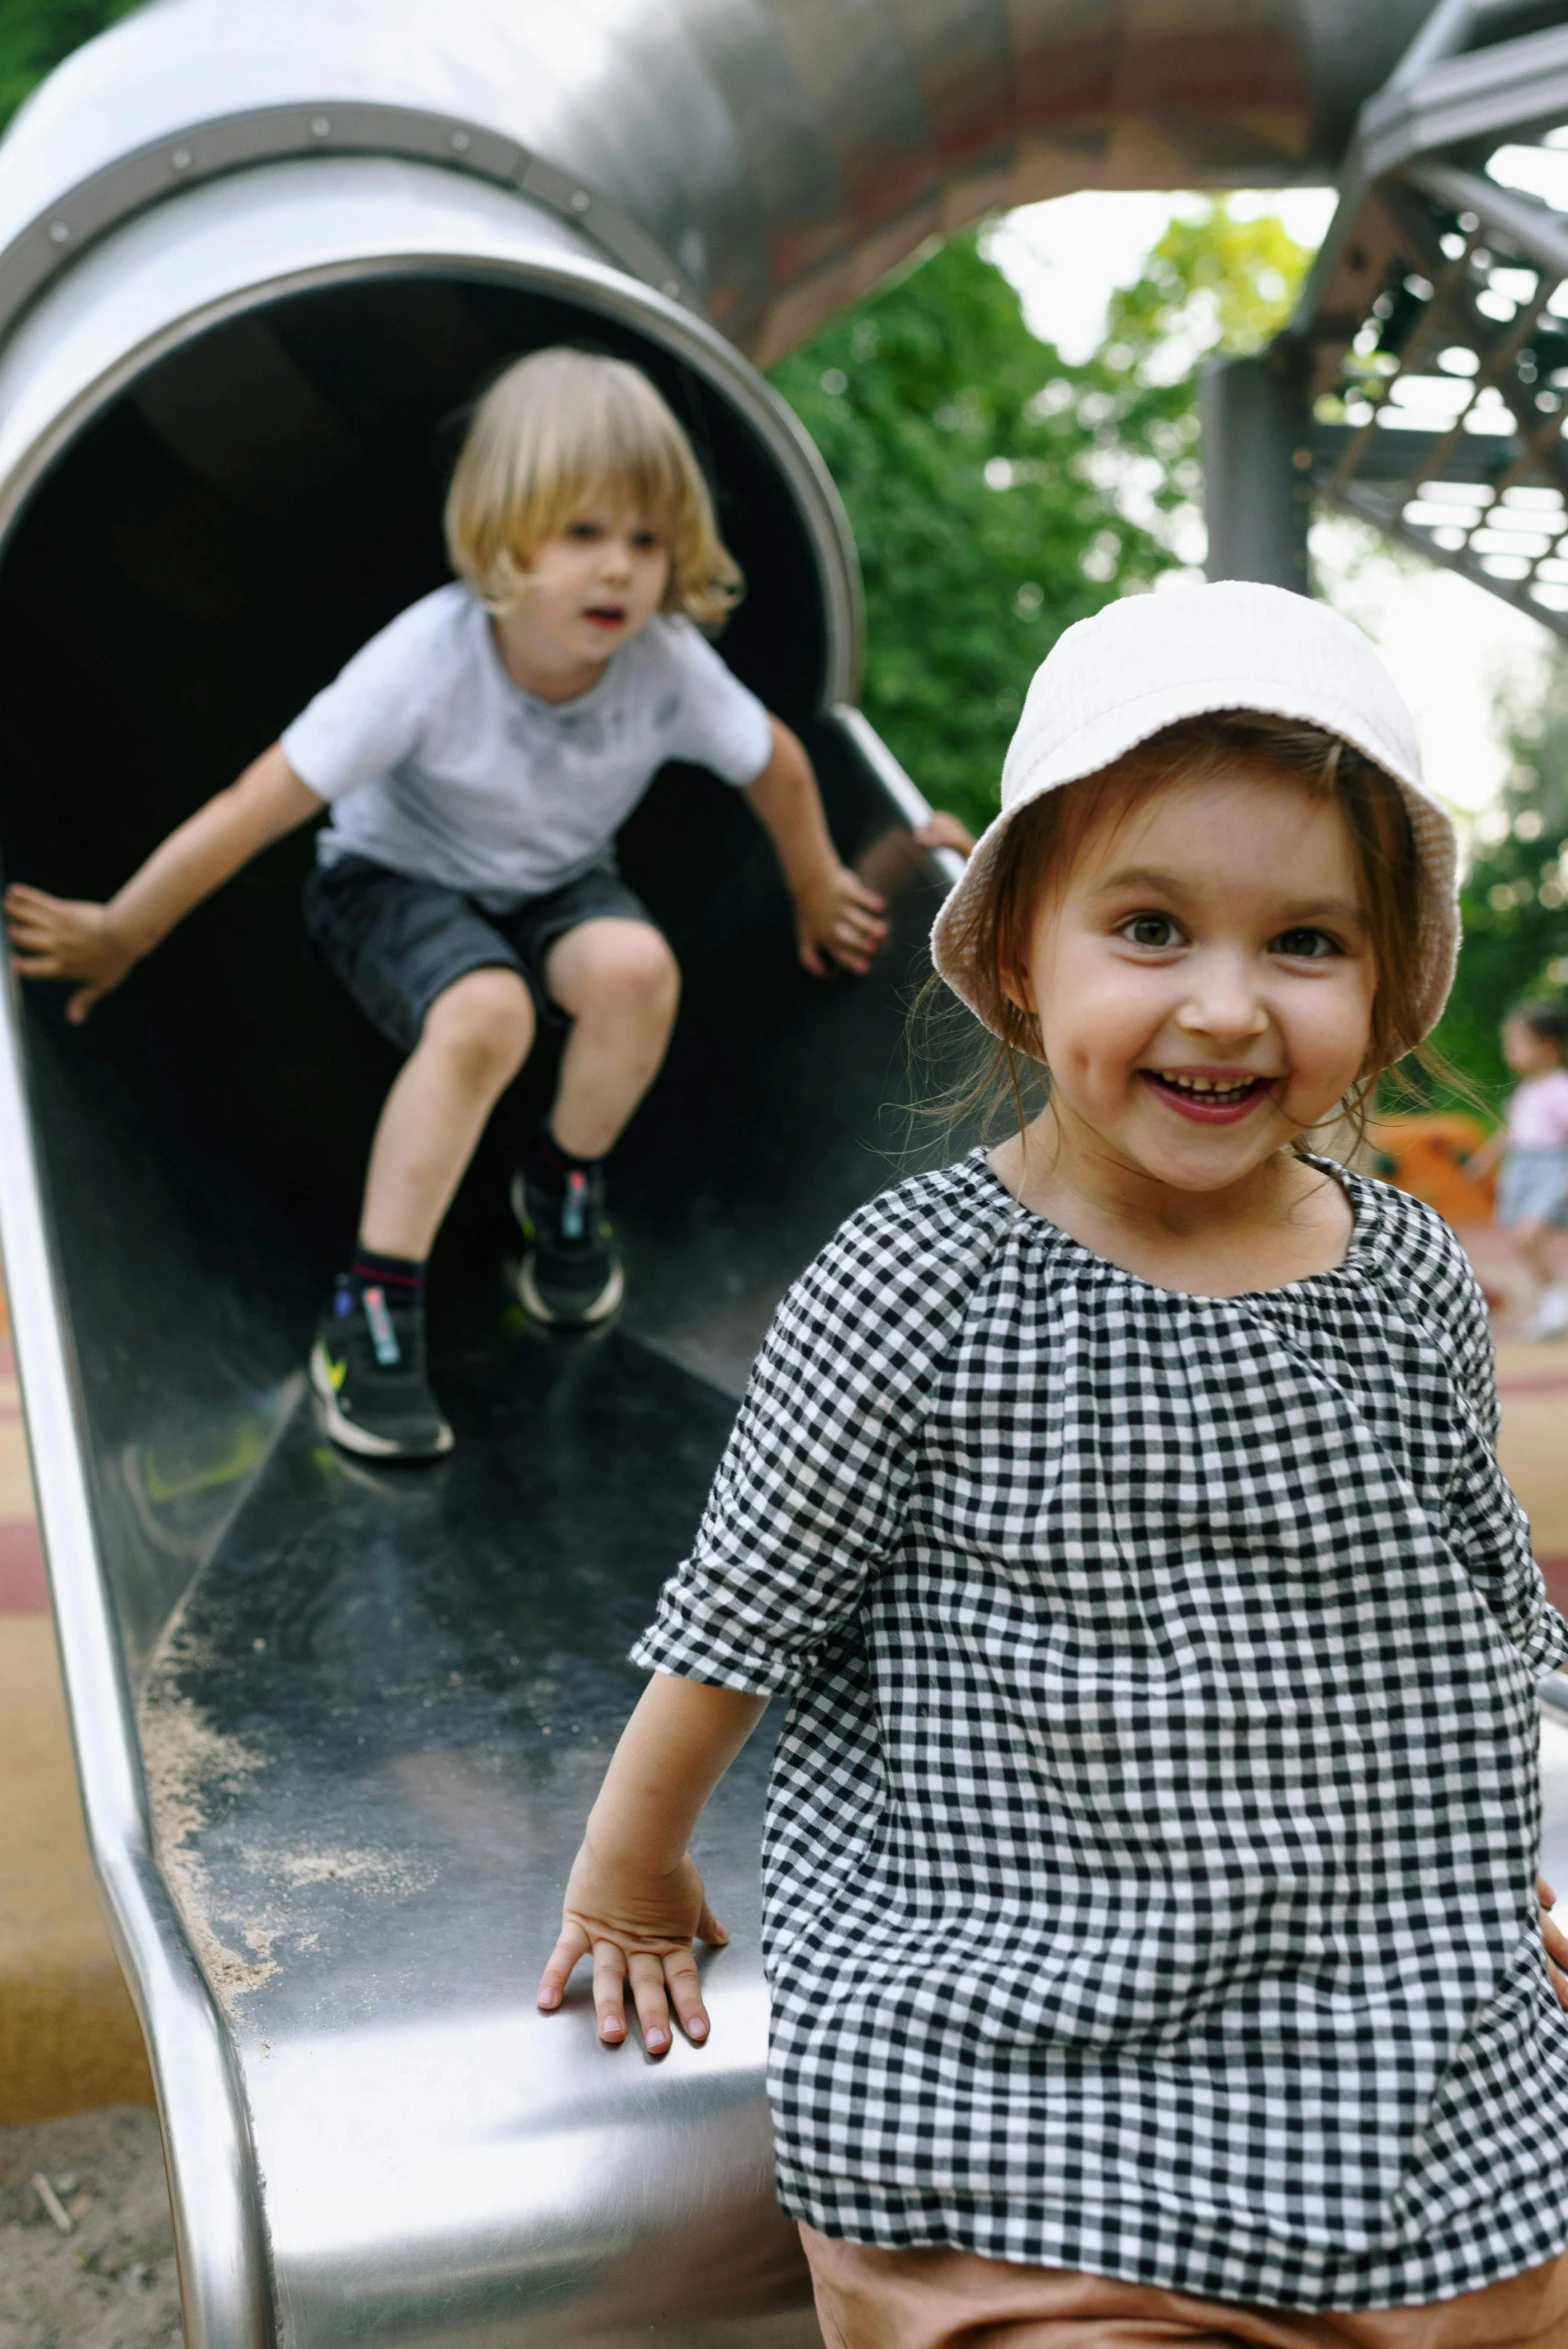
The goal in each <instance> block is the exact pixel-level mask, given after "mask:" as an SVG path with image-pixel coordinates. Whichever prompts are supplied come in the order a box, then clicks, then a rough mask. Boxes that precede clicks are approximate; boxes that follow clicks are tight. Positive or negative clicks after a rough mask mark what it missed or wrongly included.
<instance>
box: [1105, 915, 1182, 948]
mask: <svg viewBox="0 0 1568 2349" xmlns="http://www.w3.org/2000/svg"><path fill="white" fill-rule="evenodd" d="M1120 927H1121V935H1122V936H1123V937H1124V938H1125V939H1126V940H1127V941H1128V943H1129V944H1130V945H1133V946H1155V947H1158V946H1179V945H1180V944H1181V931H1180V929H1179V928H1178V927H1177V925H1176V923H1175V921H1174V920H1173V919H1172V917H1171V916H1170V915H1169V914H1162V913H1140V914H1133V915H1131V916H1130V917H1129V918H1128V920H1126V921H1125V922H1123V923H1122V924H1121V925H1120Z"/></svg>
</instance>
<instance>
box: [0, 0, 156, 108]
mask: <svg viewBox="0 0 1568 2349" xmlns="http://www.w3.org/2000/svg"><path fill="white" fill-rule="evenodd" d="M134 5H135V0H0V124H4V123H7V122H9V121H10V119H11V117H12V115H13V114H14V113H15V112H16V110H17V108H18V106H20V105H21V103H22V100H23V99H24V98H25V97H26V96H27V93H28V91H29V90H30V89H31V88H32V87H33V85H34V83H35V82H41V81H42V80H43V78H44V75H45V74H46V73H48V72H49V71H50V69H51V67H53V66H56V65H58V64H59V62H60V60H61V58H62V57H69V55H70V53H71V51H72V50H73V49H79V48H80V47H81V45H82V43H83V42H84V41H90V40H91V39H92V37H93V35H94V33H101V32H102V31H103V29H104V27H105V26H106V25H111V24H113V23H114V21H115V19H116V17H120V16H126V15H128V14H129V13H130V10H131V8H132V7H133V6H134Z"/></svg>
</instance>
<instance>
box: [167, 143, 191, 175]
mask: <svg viewBox="0 0 1568 2349" xmlns="http://www.w3.org/2000/svg"><path fill="white" fill-rule="evenodd" d="M169 161H170V162H171V163H172V164H173V166H174V168H175V170H176V171H189V169H190V167H191V151H190V149H189V147H176V148H175V150H174V153H173V154H172V155H171V156H170V157H169Z"/></svg>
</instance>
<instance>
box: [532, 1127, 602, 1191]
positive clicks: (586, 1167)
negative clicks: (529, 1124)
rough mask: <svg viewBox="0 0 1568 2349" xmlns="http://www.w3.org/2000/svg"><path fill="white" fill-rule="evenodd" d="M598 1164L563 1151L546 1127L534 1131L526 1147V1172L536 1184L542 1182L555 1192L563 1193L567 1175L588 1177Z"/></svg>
mask: <svg viewBox="0 0 1568 2349" xmlns="http://www.w3.org/2000/svg"><path fill="white" fill-rule="evenodd" d="M598 1164H599V1160H598V1159H597V1158H578V1157H577V1156H576V1155H575V1154H574V1153H573V1152H572V1151H570V1150H563V1149H562V1148H561V1145H560V1143H559V1142H558V1141H557V1140H556V1138H555V1136H554V1135H553V1134H552V1133H551V1131H550V1129H549V1127H548V1126H546V1125H541V1126H539V1127H537V1128H536V1129H535V1132H534V1137H533V1140H532V1141H531V1142H530V1143H529V1145H528V1158H527V1171H528V1173H529V1174H531V1175H532V1176H533V1178H534V1180H535V1181H536V1182H538V1181H541V1180H542V1181H544V1182H546V1183H548V1184H549V1186H550V1188H551V1189H552V1190H555V1191H564V1190H565V1188H566V1178H567V1176H568V1175H574V1174H580V1175H590V1174H592V1172H593V1170H594V1168H595V1167H596V1166H597V1165H598Z"/></svg>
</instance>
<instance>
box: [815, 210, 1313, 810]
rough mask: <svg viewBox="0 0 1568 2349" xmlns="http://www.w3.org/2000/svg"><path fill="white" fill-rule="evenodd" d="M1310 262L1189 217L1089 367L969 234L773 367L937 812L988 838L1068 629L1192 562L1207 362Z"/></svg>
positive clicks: (1267, 227) (1208, 215)
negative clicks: (1044, 679) (1038, 676)
mask: <svg viewBox="0 0 1568 2349" xmlns="http://www.w3.org/2000/svg"><path fill="white" fill-rule="evenodd" d="M1307 258H1308V256H1307V255H1306V253H1305V252H1304V251H1303V250H1302V249H1301V248H1300V247H1298V246H1296V245H1295V244H1293V243H1292V241H1291V239H1290V238H1289V237H1288V236H1287V235H1286V233H1285V231H1284V229H1283V228H1282V227H1281V226H1280V224H1279V222H1278V221H1277V220H1273V219H1265V220H1259V221H1248V222H1243V221H1238V220H1235V219H1234V218H1232V216H1231V214H1230V211H1229V209H1228V207H1227V206H1226V205H1224V204H1217V205H1208V206H1205V207H1203V208H1202V209H1201V210H1199V211H1195V212H1193V213H1192V214H1191V215H1186V216H1183V217H1181V218H1179V219H1176V220H1173V221H1172V223H1171V225H1170V227H1169V229H1168V230H1167V231H1166V233H1165V235H1164V236H1163V237H1162V238H1161V239H1160V242H1159V244H1158V245H1157V246H1156V247H1155V250H1154V252H1153V253H1152V254H1151V256H1150V259H1149V262H1148V264H1147V266H1146V268H1145V270H1144V272H1143V274H1142V275H1141V276H1140V277H1139V279H1138V280H1137V282H1136V283H1135V284H1134V285H1132V286H1130V287H1127V288H1124V289H1123V290H1122V291H1120V292H1119V293H1118V294H1117V295H1116V296H1115V298H1114V300H1113V302H1112V304H1111V308H1110V314H1109V321H1108V328H1107V333H1106V337H1105V341H1104V344H1103V345H1102V347H1101V349H1100V350H1099V351H1097V352H1096V353H1095V354H1094V356H1093V357H1092V358H1091V359H1090V360H1089V361H1088V362H1087V363H1085V364H1083V365H1076V366H1075V365H1068V364H1067V363H1066V362H1065V361H1064V360H1063V359H1062V357H1061V355H1060V353H1059V352H1058V351H1057V350H1056V348H1055V346H1054V345H1053V344H1051V343H1047V342H1041V341H1039V340H1038V339H1037V338H1036V337H1035V336H1034V335H1033V334H1031V332H1030V331H1029V328H1028V326H1027V325H1026V323H1025V321H1024V316H1023V310H1022V307H1021V305H1020V302H1019V299H1018V296H1017V295H1016V293H1015V292H1014V291H1013V288H1012V287H1011V285H1010V284H1009V283H1008V281H1007V279H1006V278H1005V277H1004V276H1003V274H1002V272H1001V271H1000V270H999V269H998V268H997V267H996V266H995V265H994V264H993V263H992V262H991V261H989V260H988V259H987V258H986V256H985V250H984V237H983V234H982V235H975V234H970V235H967V236H961V237H955V238H953V239H952V240H951V241H950V242H948V243H947V244H945V245H943V246H942V247H940V248H939V249H938V250H937V251H935V252H934V253H932V254H931V255H930V257H929V258H927V259H925V260H923V261H922V262H921V263H920V264H919V265H918V266H917V267H916V268H914V269H912V270H910V271H908V272H907V273H906V274H904V275H903V276H902V277H899V278H896V279H894V280H893V281H892V282H891V283H890V284H888V285H886V286H883V287H882V288H880V289H879V290H878V291H877V292H876V293H874V294H872V295H871V296H870V297H869V298H868V299H867V300H865V301H863V302H861V303H859V304H858V305H857V306H856V307H855V308H854V309H852V310H850V311H849V312H847V313H846V314H845V315H844V316H843V317H842V318H839V319H837V320H836V321H835V322H834V324H833V325H832V326H830V327H828V328H827V329H826V330H825V331H824V332H823V333H822V334H820V335H818V336H817V337H816V338H815V339H814V340H813V341H812V342H811V343H809V344H807V345H806V346H805V347H804V348H803V349H801V350H799V351H796V352H794V353H793V354H792V355H791V356H790V357H789V358H788V359H786V360H784V361H783V363H782V364H781V365H780V366H779V367H778V368H776V369H775V371H774V378H773V380H774V382H775V384H776V385H777V387H778V389H779V390H780V391H781V392H782V393H783V395H784V397H785V398H786V399H787V400H789V402H790V403H791V405H792V406H793V407H794V409H795V411H796V413H797V414H798V415H799V416H800V418H801V421H802V422H803V423H804V424H805V426H806V428H807V430H808V431H809V432H810V433H811V435H812V437H813V439H814V440H815V441H816V443H817V446H818V448H819V449H820V450H821V451H822V454H823V456H824V458H825V459H826V461H827V464H828V466H829V469H830V470H831V472H832V474H833V476H834V479H835V480H836V482H837V483H838V487H839V490H840V493H841V494H842V496H843V499H844V503H845V505H846V507H847V508H848V511H849V517H850V521H851V523H852V525H853V527H854V531H855V537H856V541H857V543H858V545H859V548H860V556H861V563H862V567H863V570H864V574H865V584H866V607H867V608H866V619H867V631H866V633H867V656H866V676H865V682H864V688H863V696H862V698H863V700H864V704H865V708H866V711H867V714H868V716H869V717H870V718H871V720H872V722H873V724H875V725H876V726H877V727H878V729H879V730H880V731H881V732H882V733H883V734H884V735H885V737H886V739H887V741H888V742H889V744H890V745H891V747H892V748H893V750H894V751H895V752H896V754H897V755H898V757H899V758H900V759H901V760H902V761H903V763H904V764H905V766H907V767H908V769H909V771H910V773H911V774H912V775H913V776H914V777H915V780H916V781H917V782H918V783H919V785H920V787H921V789H922V790H923V791H924V792H925V793H926V795H927V796H928V797H929V798H930V799H931V800H932V801H933V802H934V803H935V804H936V805H938V806H942V807H950V808H952V809H953V810H954V811H955V812H956V813H957V814H959V815H961V816H962V817H963V818H964V820H965V821H966V822H967V823H969V824H970V825H972V826H974V827H975V828H976V829H978V828H979V827H980V826H981V825H983V824H984V823H985V822H987V821H988V820H989V818H990V816H991V815H992V814H993V813H994V812H995V807H996V793H997V782H998V778H999V775H1000V772H1001V764H1002V755H1003V752H1004V751H1005V749H1006V746H1007V740H1008V737H1009V735H1010V734H1011V732H1012V729H1013V725H1014V722H1015V721H1016V719H1017V715H1018V712H1019V710H1020V708H1021V707H1022V704H1023V696H1024V692H1025V689H1026V688H1027V686H1028V683H1029V679H1030V677H1031V676H1032V675H1033V673H1034V671H1035V669H1036V668H1037V667H1038V665H1039V663H1040V662H1041V661H1042V660H1043V659H1044V657H1045V655H1046V653H1047V652H1048V651H1049V650H1050V648H1051V645H1052V644H1053V643H1054V641H1055V639H1056V638H1057V636H1058V635H1060V633H1061V631H1062V630H1063V629H1064V628H1065V627H1067V626H1068V625H1069V624H1070V623H1071V622H1072V621H1074V620H1077V619H1081V618H1083V617H1085V616H1086V615H1087V614H1088V613H1090V612H1093V611H1096V610H1098V609H1099V607H1100V606H1101V605H1102V604H1104V603H1106V602H1108V601H1109V600H1110V599H1111V598H1112V597H1113V596H1117V595H1124V594H1127V593H1129V592H1132V591H1135V590H1138V589H1142V588H1147V587H1150V586H1152V584H1153V582H1154V580H1155V579H1156V578H1157V577H1158V575H1159V574H1160V573H1161V572H1162V571H1166V570H1169V569H1170V568H1171V567H1172V566H1173V565H1175V564H1178V563H1180V562H1181V561H1183V560H1184V559H1188V558H1187V549H1188V548H1189V547H1190V544H1191V540H1192V537H1193V525H1194V501H1195V498H1196V495H1197V490H1198V469H1197V432H1198V427H1197V415H1196V403H1195V390H1196V385H1195V368H1196V364H1197V361H1198V358H1199V357H1200V356H1201V355H1202V353H1204V352H1205V351H1207V350H1210V349H1213V348H1216V347H1220V346H1224V347H1226V348H1230V347H1237V348H1246V347H1250V346H1251V345H1252V344H1253V343H1255V342H1257V341H1260V340H1262V339H1263V338H1264V337H1265V336H1266V335H1267V334H1268V333H1269V332H1270V331H1271V330H1272V327H1273V326H1274V324H1276V323H1277V322H1278V319H1279V318H1280V317H1281V316H1282V315H1283V314H1284V311H1285V309H1286V308H1287V307H1288V304H1289V299H1290V294H1291V292H1292V290H1293V287H1294V284H1295V282H1296V280H1297V278H1298V277H1299V274H1300V271H1301V270H1302V268H1303V267H1304V266H1305V264H1306V261H1307Z"/></svg>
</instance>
